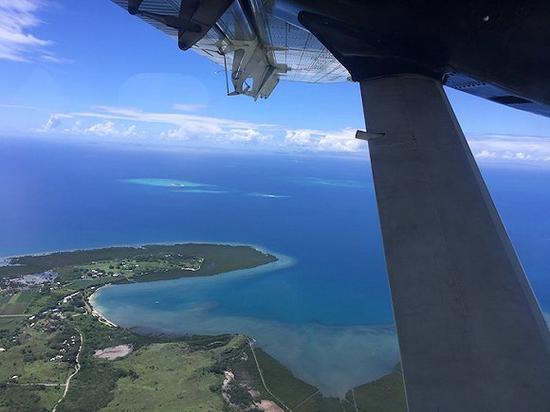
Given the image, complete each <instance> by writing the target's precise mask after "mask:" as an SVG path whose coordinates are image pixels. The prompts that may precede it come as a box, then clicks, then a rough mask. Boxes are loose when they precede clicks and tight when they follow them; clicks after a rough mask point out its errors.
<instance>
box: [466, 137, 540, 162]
mask: <svg viewBox="0 0 550 412" xmlns="http://www.w3.org/2000/svg"><path fill="white" fill-rule="evenodd" d="M468 143H469V144H470V148H471V149H472V153H473V154H474V156H475V157H476V158H477V159H479V160H481V161H500V162H516V163H521V162H523V163H525V162H531V163H533V162H536V163H541V162H550V138H548V137H537V136H512V135H485V136H480V137H472V138H469V139H468Z"/></svg>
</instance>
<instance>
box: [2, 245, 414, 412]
mask: <svg viewBox="0 0 550 412" xmlns="http://www.w3.org/2000/svg"><path fill="white" fill-rule="evenodd" d="M276 260H277V257H276V256H273V255H271V254H269V253H266V252H262V251H260V250H257V249H255V248H252V247H250V246H234V245H223V244H198V243H185V244H174V245H146V246H141V247H108V248H101V249H91V250H78V251H70V252H55V253H49V254H42V255H29V256H18V257H13V258H9V259H7V261H6V264H4V265H2V266H0V411H59V412H61V411H77V410H78V411H153V410H159V411H160V410H162V411H172V410H173V411H176V410H177V411H198V410H203V411H266V412H279V411H311V412H314V411H389V412H392V411H404V410H405V399H404V390H403V383H402V379H401V373H400V371H399V369H398V368H397V367H396V369H395V371H394V372H392V373H390V374H388V375H386V376H384V377H382V378H380V379H378V380H376V381H373V382H370V383H366V384H364V385H361V386H359V387H356V388H353V389H352V390H350V391H349V392H348V393H347V394H346V396H345V397H344V398H343V399H338V398H329V397H324V396H322V395H321V393H320V392H319V391H318V389H317V388H315V387H314V386H312V385H309V384H308V383H306V382H304V381H302V380H300V379H298V378H296V377H294V376H293V375H292V373H291V372H290V371H289V370H288V369H287V368H285V367H284V366H283V365H282V364H280V363H279V362H278V361H277V360H276V359H274V358H273V357H271V356H270V355H269V354H267V353H266V352H264V351H263V350H262V349H261V348H260V347H258V346H257V345H256V344H255V342H254V340H253V339H252V338H251V337H247V336H244V335H239V334H224V335H216V336H198V335H184V336H167V335H160V334H151V333H147V334H146V333H138V332H136V331H134V330H130V329H125V328H120V327H117V326H116V325H114V324H113V323H112V322H110V321H109V320H107V319H104V318H103V317H102V315H101V314H100V313H98V312H97V311H96V310H95V309H94V308H93V306H92V305H91V304H90V296H91V295H92V294H93V293H94V292H95V291H96V290H97V289H98V288H99V287H101V286H103V285H106V284H111V283H118V284H120V283H131V282H153V281H161V280H169V279H177V278H182V277H195V276H212V275H221V276H223V273H225V272H230V271H234V270H239V269H249V268H254V267H257V266H261V265H265V264H268V263H272V262H275V261H276Z"/></svg>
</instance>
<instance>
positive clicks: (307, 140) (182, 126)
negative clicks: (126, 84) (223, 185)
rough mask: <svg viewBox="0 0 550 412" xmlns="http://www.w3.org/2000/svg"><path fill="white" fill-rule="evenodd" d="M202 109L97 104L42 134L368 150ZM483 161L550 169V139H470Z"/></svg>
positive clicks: (340, 138) (60, 117)
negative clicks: (154, 109) (157, 109)
mask: <svg viewBox="0 0 550 412" xmlns="http://www.w3.org/2000/svg"><path fill="white" fill-rule="evenodd" d="M202 109H205V107H204V106H202V105H191V104H181V105H175V106H174V111H168V112H149V111H143V110H138V109H134V108H121V107H110V106H95V107H93V108H92V109H91V110H89V111H86V112H71V113H55V114H52V115H51V116H50V118H49V119H48V121H47V122H46V124H45V125H44V126H43V127H41V128H40V129H39V130H38V131H39V132H40V133H44V134H63V135H68V136H69V135H70V136H75V137H77V136H97V137H103V138H114V139H118V140H119V141H120V140H121V138H125V139H127V140H131V139H134V140H140V141H144V142H150V143H152V144H154V143H163V144H174V145H182V144H185V145H190V146H194V145H196V146H216V147H220V146H221V147H223V146H228V147H238V148H254V147H256V148H262V149H274V150H290V151H306V152H340V153H341V152H348V153H355V152H365V151H366V150H367V144H366V143H365V142H364V141H361V140H357V139H355V131H356V129H355V128H352V127H346V128H343V129H340V130H317V129H307V128H304V129H293V128H286V127H284V126H283V125H274V124H265V123H255V122H249V121H241V120H231V119H225V118H221V117H213V116H208V115H203V114H197V113H196V112H197V111H198V110H202ZM468 142H469V144H470V148H471V150H472V153H473V154H474V156H475V157H476V159H478V160H479V161H483V162H493V163H496V162H498V163H509V162H513V163H515V164H526V163H531V164H532V163H537V164H541V165H548V166H550V138H548V137H539V136H519V135H504V134H484V135H480V136H468Z"/></svg>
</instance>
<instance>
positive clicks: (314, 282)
mask: <svg viewBox="0 0 550 412" xmlns="http://www.w3.org/2000/svg"><path fill="white" fill-rule="evenodd" d="M367 157H368V155H367V154H366V153H364V154H349V155H346V154H342V155H338V156H336V155H332V156H329V155H326V154H321V153H309V154H308V153H294V154H281V153H262V152H261V151H260V150H259V149H257V151H254V152H247V153H231V152H220V153H217V152H216V151H215V150H212V149H211V150H209V151H206V150H184V149H174V148H167V147H165V148H146V147H143V146H134V147H131V146H127V145H126V146H125V145H117V144H90V143H87V144H84V143H77V142H64V143H61V142H53V141H45V140H39V139H12V138H9V139H8V138H3V139H0V190H1V193H2V196H1V197H0V233H1V234H0V256H12V255H18V254H28V253H37V252H45V251H55V250H71V249H78V248H94V247H100V246H109V245H138V244H146V243H174V242H185V241H202V242H219V243H238V244H249V245H254V246H257V247H259V248H262V249H265V250H268V251H270V252H272V253H274V254H276V255H277V256H279V257H280V260H279V261H278V262H277V263H275V264H272V265H266V266H264V267H260V268H256V269H252V270H247V271H237V272H233V273H230V274H223V275H219V276H215V277H209V278H196V279H178V280H172V281H163V282H154V283H142V284H134V285H119V286H109V287H106V288H104V289H102V290H101V291H100V292H99V293H98V294H97V295H96V296H95V304H96V305H97V306H98V307H99V308H100V309H101V311H102V312H103V313H104V314H105V315H106V316H107V317H108V318H110V319H111V320H113V321H114V322H116V323H118V324H120V325H122V326H127V327H140V328H144V329H147V330H157V331H162V332H166V333H223V332H241V333H246V334H248V335H249V336H251V337H253V338H255V339H256V340H257V342H258V345H259V346H261V347H262V348H264V349H265V350H266V351H267V352H268V353H270V354H271V355H273V356H274V357H276V358H277V359H278V360H279V361H281V362H282V363H283V364H284V365H285V366H287V367H289V368H290V369H291V370H292V372H293V373H294V374H295V375H297V376H298V377H300V378H302V379H304V380H305V381H307V382H308V383H311V384H313V385H316V386H317V387H319V389H320V390H321V392H322V393H324V394H326V395H337V396H341V395H343V394H344V393H345V392H346V391H347V390H349V389H351V388H352V387H353V386H356V385H359V384H362V383H365V382H367V381H369V380H372V379H375V378H376V377H379V376H381V375H383V374H385V373H387V372H389V371H390V370H391V369H392V368H393V367H394V366H395V364H396V363H397V362H398V361H399V355H398V349H397V343H396V337H395V332H394V328H393V326H392V311H391V305H390V296H389V290H388V285H387V280H386V274H385V265H384V257H383V252H382V244H381V237H380V229H379V226H378V221H377V212H376V204H375V200H374V190H373V185H372V183H371V174H370V165H369V162H368V160H367ZM482 171H483V174H484V176H485V178H486V180H487V183H488V186H489V189H490V191H491V193H492V194H493V196H494V200H495V202H496V204H497V207H498V209H499V212H500V213H501V216H502V218H503V220H504V223H505V225H506V227H507V229H508V231H509V234H510V236H511V237H512V240H513V242H514V245H515V246H516V250H517V251H518V253H519V255H520V257H521V258H522V262H523V265H524V267H525V269H526V271H527V273H528V276H529V279H530V281H531V284H532V286H533V288H534V290H535V292H536V294H537V297H538V298H539V301H540V303H541V306H542V307H543V310H545V311H547V312H550V293H549V292H550V276H548V275H549V274H550V257H548V256H549V255H548V251H549V249H550V218H549V215H548V214H549V211H550V191H549V190H548V188H549V184H548V182H550V170H546V169H542V168H517V167H514V168H511V167H510V166H507V167H504V166H502V165H500V166H499V165H492V166H488V165H486V166H483V167H482ZM427 292H429V291H427Z"/></svg>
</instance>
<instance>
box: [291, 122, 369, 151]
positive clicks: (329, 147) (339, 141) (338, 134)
mask: <svg viewBox="0 0 550 412" xmlns="http://www.w3.org/2000/svg"><path fill="white" fill-rule="evenodd" d="M355 132H356V129H352V128H345V129H342V130H336V131H322V130H312V129H293V130H287V131H286V134H285V140H284V142H285V144H286V145H289V146H294V147H296V148H302V149H304V150H313V151H328V152H357V151H361V150H364V149H365V148H366V146H367V145H366V143H365V142H364V141H362V140H358V139H356V138H355Z"/></svg>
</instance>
